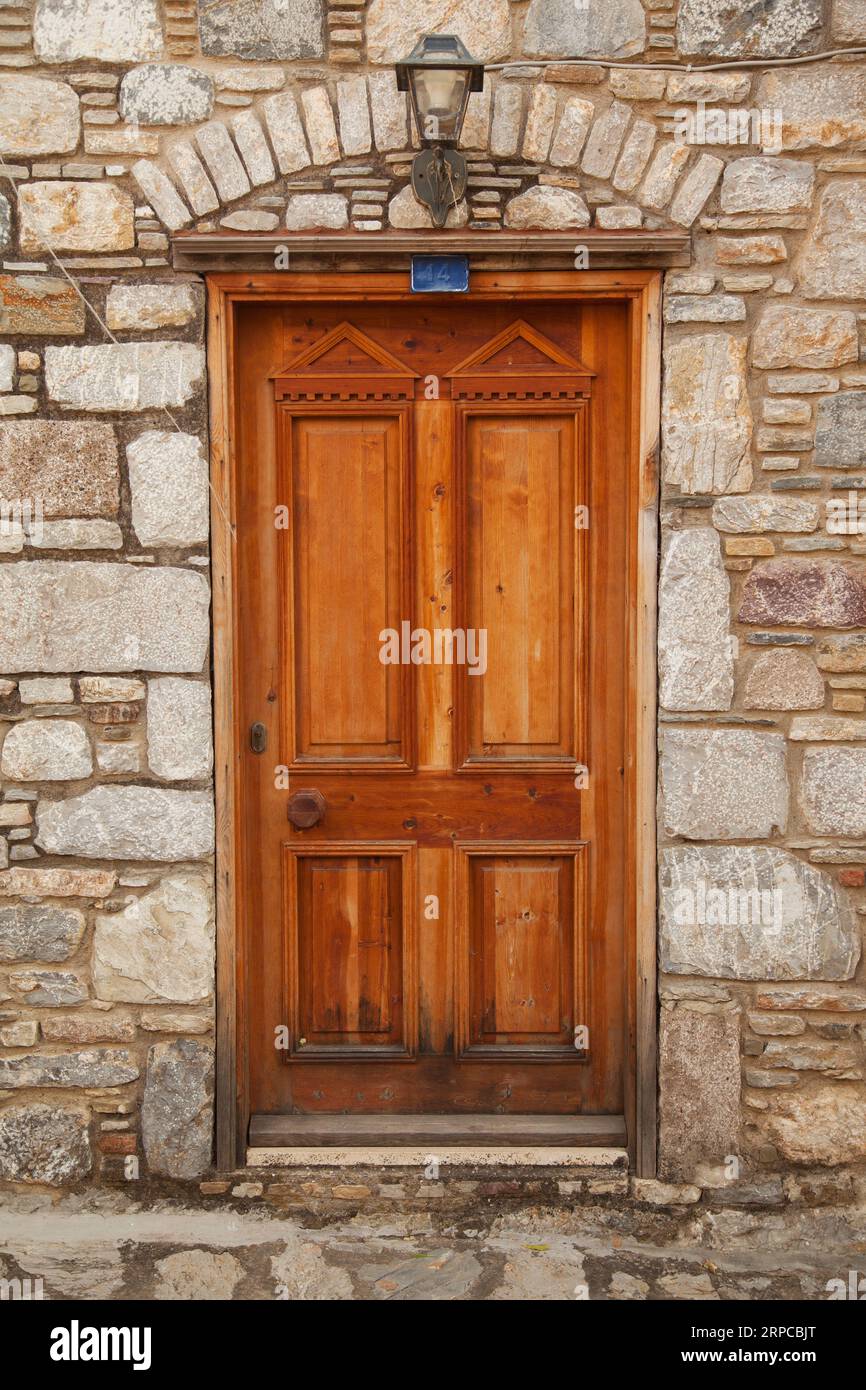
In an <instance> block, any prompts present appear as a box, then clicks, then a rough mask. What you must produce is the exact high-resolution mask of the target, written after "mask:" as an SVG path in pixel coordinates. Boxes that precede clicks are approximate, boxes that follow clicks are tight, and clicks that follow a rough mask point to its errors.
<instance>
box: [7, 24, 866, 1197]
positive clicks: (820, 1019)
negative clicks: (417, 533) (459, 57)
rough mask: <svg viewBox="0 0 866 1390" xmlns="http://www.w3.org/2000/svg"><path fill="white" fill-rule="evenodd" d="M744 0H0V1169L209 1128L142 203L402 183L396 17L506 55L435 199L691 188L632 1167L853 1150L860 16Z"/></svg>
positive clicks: (708, 1164) (661, 202) (170, 479)
mask: <svg viewBox="0 0 866 1390" xmlns="http://www.w3.org/2000/svg"><path fill="white" fill-rule="evenodd" d="M754 8H755V7H754V5H753V4H751V3H748V2H747V0H726V3H725V4H724V5H720V4H718V3H717V0H679V4H677V0H644V2H643V3H642V0H604V3H602V0H588V3H587V4H585V5H584V4H582V3H574V0H518V2H517V3H513V2H512V0H369V2H368V3H367V0H328V3H326V0H198V3H193V0H164V2H163V0H22V3H11V0H7V3H5V4H3V5H0V152H2V159H3V167H2V170H0V174H2V186H0V256H2V261H3V266H2V274H0V336H2V339H3V342H2V343H0V417H2V418H0V497H2V498H3V499H4V500H5V501H7V502H9V503H11V504H13V505H12V512H11V517H9V518H7V521H6V523H5V524H4V525H3V527H2V534H0V672H2V673H3V679H2V681H0V740H2V744H0V779H2V801H0V827H2V832H3V833H2V836H0V854H2V866H0V900H2V906H0V1047H2V1053H0V1179H3V1180H8V1181H13V1182H25V1183H48V1184H53V1185H62V1184H66V1183H70V1182H75V1181H80V1180H84V1179H90V1178H96V1177H98V1176H102V1177H110V1176H111V1175H112V1174H114V1175H116V1176H123V1175H124V1174H125V1175H126V1176H127V1177H131V1176H133V1175H134V1172H135V1167H134V1164H131V1163H130V1160H133V1159H137V1160H138V1161H139V1162H140V1165H141V1166H140V1170H139V1171H140V1172H141V1174H142V1176H144V1175H146V1174H154V1175H160V1176H167V1177H171V1178H181V1179H184V1178H191V1177H196V1176H200V1175H201V1174H202V1173H203V1172H205V1171H206V1169H207V1168H208V1166H209V1163H210V1151H211V1107H212V1088H213V1082H212V1056H213V1051H212V1049H213V1027H212V1022H213V932H214V920H213V918H214V910H213V894H212V851H213V806H212V793H211V766H212V757H211V746H210V701H211V695H210V681H209V654H208V637H209V628H208V621H209V619H208V608H209V598H208V488H207V463H206V446H207V440H206V361H205V354H204V348H203V336H204V335H203V290H202V286H201V284H200V283H199V282H198V280H197V278H196V277H195V276H193V275H190V274H184V273H179V272H176V271H174V270H173V269H172V268H171V261H170V237H171V234H172V233H173V232H176V231H179V230H181V229H185V228H191V227H197V228H200V229H208V230H209V229H217V228H228V229H236V230H263V231H274V230H276V229H277V228H285V229H287V232H289V233H290V232H291V231H302V230H310V229H313V230H316V229H320V228H336V229H339V228H345V227H350V226H351V227H354V228H356V229H358V230H363V231H366V232H372V231H376V232H381V233H382V235H383V236H387V235H388V229H389V228H392V227H394V228H408V227H424V226H428V225H429V218H428V216H427V213H426V211H425V210H424V209H423V208H422V207H420V205H419V204H417V203H416V201H415V199H414V197H413V195H412V193H411V190H410V189H409V187H408V177H409V166H410V161H411V154H412V134H411V130H410V126H409V121H408V114H407V108H406V103H405V100H404V98H403V96H402V95H400V94H399V93H398V92H397V91H396V86H395V81H394V75H393V63H394V61H395V60H396V59H397V58H399V57H401V56H403V54H404V53H405V52H406V51H408V49H409V48H411V46H412V45H413V44H414V42H415V40H416V39H417V37H418V35H419V33H421V32H423V31H425V30H429V29H437V28H438V29H443V30H445V31H456V32H458V33H460V34H461V35H462V37H463V38H464V39H465V41H466V43H467V44H468V46H469V48H470V49H471V50H472V51H473V52H474V53H475V54H476V56H478V57H481V58H483V59H485V60H486V61H487V62H489V63H493V64H510V66H504V67H503V66H498V67H496V69H495V70H494V71H491V72H490V73H489V74H488V77H487V81H486V85H485V90H484V92H483V93H481V94H478V95H476V96H474V97H473V98H472V100H471V105H470V110H469V115H468V119H467V124H466V128H465V132H464V140H463V143H464V146H465V148H466V150H467V153H468V157H469V163H470V180H469V191H468V196H467V200H466V202H465V203H464V204H462V205H461V206H460V207H458V208H456V209H455V210H454V212H453V214H452V224H453V225H468V226H469V227H471V228H478V229H488V230H494V229H496V228H499V227H503V226H504V227H508V228H513V229H536V228H538V229H545V228H547V229H562V228H564V229H574V230H575V233H576V239H577V238H578V237H579V232H580V230H581V229H584V228H587V227H590V226H595V227H598V228H638V227H642V228H647V229H653V228H662V227H675V228H679V229H683V228H687V229H690V230H691V232H692V234H693V264H692V266H691V267H690V268H689V269H687V270H681V271H677V272H676V273H671V274H670V275H668V277H667V284H666V293H665V310H664V316H665V325H666V328H665V386H664V403H663V410H664V443H663V459H662V464H663V476H664V491H663V502H662V522H663V552H662V557H661V610H660V631H659V668H660V696H661V719H660V724H661V728H660V742H661V765H660V803H659V826H660V838H661V849H660V889H661V923H660V955H661V965H662V971H663V974H662V979H661V1008H660V1018H661V1097H660V1102H661V1171H662V1174H663V1176H665V1177H668V1178H671V1179H673V1180H677V1181H690V1180H693V1179H694V1180H697V1181H698V1182H700V1183H701V1184H704V1185H708V1186H710V1187H712V1186H714V1185H718V1184H719V1183H721V1182H723V1181H726V1180H729V1179H730V1177H731V1175H732V1173H735V1174H736V1173H739V1174H740V1176H741V1177H742V1178H746V1177H748V1176H749V1175H751V1174H755V1175H756V1176H757V1178H758V1179H761V1178H762V1176H763V1177H766V1175H767V1174H768V1173H772V1172H773V1171H775V1170H779V1169H784V1168H793V1167H797V1166H802V1165H818V1166H822V1165H824V1166H831V1167H834V1168H835V1167H837V1166H839V1165H851V1164H855V1165H856V1164H858V1163H862V1162H863V1160H864V1155H866V1081H864V1045H866V1023H864V1021H863V1020H866V981H864V968H863V966H862V964H861V937H862V930H863V925H864V914H866V890H864V881H866V880H864V872H866V870H864V866H866V714H864V711H866V521H861V518H864V517H866V444H864V440H866V348H864V343H866V334H864V328H866V313H864V307H866V306H864V300H866V60H864V56H863V55H862V54H860V55H858V54H857V53H856V52H854V53H849V54H847V55H846V54H843V55H842V56H841V57H836V58H832V59H823V60H822V61H819V62H817V63H815V64H811V65H808V66H773V60H775V59H780V58H783V59H790V58H797V57H802V56H808V55H814V54H816V53H824V52H826V51H827V50H830V49H837V48H843V49H845V48H854V47H856V46H857V45H866V6H863V5H862V4H861V3H860V0H767V3H765V4H764V5H762V6H761V16H760V18H759V19H756V18H755V15H754ZM738 59H739V60H743V59H745V60H749V61H753V60H758V61H759V62H761V61H763V66H758V67H753V68H739V69H737V68H733V69H731V70H729V71H724V72H713V73H709V72H702V71H694V70H691V71H689V70H687V67H686V65H687V64H688V63H691V64H700V63H702V62H719V61H731V62H735V61H736V60H738ZM647 63H650V64H659V63H666V64H668V65H669V68H668V70H656V71H647V70H646V69H645V68H644V67H643V66H640V65H643V64H647ZM616 64H618V66H617V65H616ZM752 112H754V113H755V116H754V119H750V113H752ZM714 113H715V114H714ZM687 115H689V116H690V117H691V119H690V121H687V120H686V116H687ZM762 117H763V124H762ZM777 118H778V125H777V124H776V121H777ZM737 120H745V122H746V127H745V131H744V132H743V133H744V135H745V139H744V140H743V141H739V140H738V139H737V127H736V122H737ZM722 121H724V124H725V130H724V131H721V132H720V123H721V122H722ZM731 122H733V123H734V124H733V125H731ZM713 141H717V142H716V143H713ZM85 301H86V303H85ZM88 306H89V307H88ZM861 496H862V498H863V502H864V505H863V507H862V509H860V510H859V511H858V507H857V503H858V500H859V498H860V497H861ZM28 503H29V504H30V505H31V508H32V507H35V506H36V505H37V504H38V508H39V509H40V510H39V515H38V516H36V517H34V516H33V515H28V513H27V510H26V508H27V504H28ZM15 504H21V505H19V506H18V509H17V510H16V505H15ZM732 1161H733V1163H732Z"/></svg>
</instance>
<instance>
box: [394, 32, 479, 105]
mask: <svg viewBox="0 0 866 1390" xmlns="http://www.w3.org/2000/svg"><path fill="white" fill-rule="evenodd" d="M412 68H466V69H468V70H469V73H470V84H469V90H470V91H471V92H480V91H481V89H482V87H483V85H484V64H483V63H482V62H481V61H480V59H478V58H473V57H472V54H471V53H470V52H469V49H468V48H467V47H466V45H465V43H464V42H463V40H462V39H461V38H458V36H457V35H456V34H422V35H421V38H420V39H419V40H418V42H417V43H416V45H415V47H414V48H413V49H412V52H411V53H410V54H409V56H408V57H407V58H403V59H401V61H400V62H399V63H397V64H396V71H397V89H398V91H401V92H408V90H409V71H410V69H412Z"/></svg>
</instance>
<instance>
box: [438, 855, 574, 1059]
mask: <svg viewBox="0 0 866 1390" xmlns="http://www.w3.org/2000/svg"><path fill="white" fill-rule="evenodd" d="M461 848H462V853H461V862H460V863H459V865H458V880H457V882H458V898H459V899H460V900H461V901H462V902H463V904H464V907H463V910H462V911H461V913H460V922H461V926H462V930H461V931H460V933H459V947H458V950H459V958H458V964H459V979H460V985H459V987H458V997H457V1018H458V1029H459V1034H460V1050H461V1055H462V1056H468V1057H482V1056H485V1057H488V1058H490V1059H491V1060H493V1059H495V1058H496V1059H500V1060H502V1061H506V1060H507V1059H508V1057H509V1056H511V1057H514V1056H524V1057H526V1058H529V1057H533V1058H535V1059H536V1060H548V1059H551V1058H553V1057H560V1058H568V1059H569V1060H570V1059H571V1058H572V1057H573V1056H574V1055H575V1050H577V1051H578V1053H579V1054H580V1055H582V1056H583V1058H584V1060H586V1057H587V1049H586V1048H584V1047H582V1046H581V1047H577V1048H576V1044H578V1043H582V1041H583V1040H582V1038H581V1037H579V1036H578V1029H579V1028H580V1027H581V1026H582V1022H581V1021H582V1020H584V1019H585V1018H586V1017H587V1016H588V1015H587V1001H586V997H585V996H586V986H585V981H584V978H583V963H584V957H585V940H584V927H585V911H586V907H585V901H584V874H583V850H584V847H583V846H571V847H569V849H568V851H567V852H564V853H554V852H551V847H544V846H532V845H525V846H522V847H520V848H516V849H514V850H513V851H508V850H507V849H506V848H505V847H503V846H500V847H499V848H498V851H494V852H492V853H488V852H487V848H486V847H483V846H481V847H474V848H468V847H461Z"/></svg>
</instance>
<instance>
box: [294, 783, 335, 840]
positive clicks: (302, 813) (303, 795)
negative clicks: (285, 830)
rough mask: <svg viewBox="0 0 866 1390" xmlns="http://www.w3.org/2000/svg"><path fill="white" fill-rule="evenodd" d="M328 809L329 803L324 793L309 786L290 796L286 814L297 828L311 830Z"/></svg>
mask: <svg viewBox="0 0 866 1390" xmlns="http://www.w3.org/2000/svg"><path fill="white" fill-rule="evenodd" d="M326 810H327V803H326V802H325V798H324V797H323V796H322V793H321V792H319V791H316V790H315V788H308V789H306V790H304V791H299V792H295V793H294V794H293V795H292V796H290V797H289V804H288V806H287V807H286V815H287V816H288V818H289V820H290V821H291V823H292V825H293V826H294V827H295V829H296V830H309V829H310V828H311V827H312V826H314V825H318V824H319V821H320V820H321V819H322V817H323V816H324V814H325V811H326Z"/></svg>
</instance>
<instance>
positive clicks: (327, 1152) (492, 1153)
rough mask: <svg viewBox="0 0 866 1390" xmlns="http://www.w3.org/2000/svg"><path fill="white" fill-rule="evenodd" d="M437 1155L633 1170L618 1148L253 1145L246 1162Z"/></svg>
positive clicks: (426, 1159)
mask: <svg viewBox="0 0 866 1390" xmlns="http://www.w3.org/2000/svg"><path fill="white" fill-rule="evenodd" d="M433 1159H435V1160H436V1163H437V1166H440V1167H451V1168H502V1167H503V1166H507V1167H508V1168H509V1169H515V1168H559V1169H568V1170H569V1172H571V1171H572V1170H573V1169H575V1168H583V1169H590V1170H592V1172H593V1173H596V1174H597V1173H598V1172H599V1170H603V1171H604V1172H605V1173H611V1174H613V1173H617V1174H624V1173H627V1172H628V1167H629V1163H628V1152H627V1150H626V1149H614V1148H610V1149H608V1148H580V1149H572V1148H564V1147H561V1148H555V1149H551V1148H542V1147H538V1146H536V1147H533V1148H529V1147H521V1148H511V1147H510V1146H509V1145H507V1144H505V1145H501V1146H498V1147H491V1146H490V1145H484V1146H483V1147H482V1146H478V1147H475V1146H469V1145H464V1146H463V1147H459V1148H457V1147H452V1146H450V1145H447V1144H444V1145H443V1144H436V1145H435V1146H432V1147H431V1145H429V1144H425V1145H424V1147H423V1148H420V1149H408V1148H381V1147H379V1146H378V1145H377V1146H369V1147H364V1148H344V1149H338V1148H321V1149H314V1148H294V1149H289V1148H273V1149H247V1155H246V1166H247V1168H251V1169H260V1168H427V1167H428V1166H429V1164H430V1162H431V1160H433Z"/></svg>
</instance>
